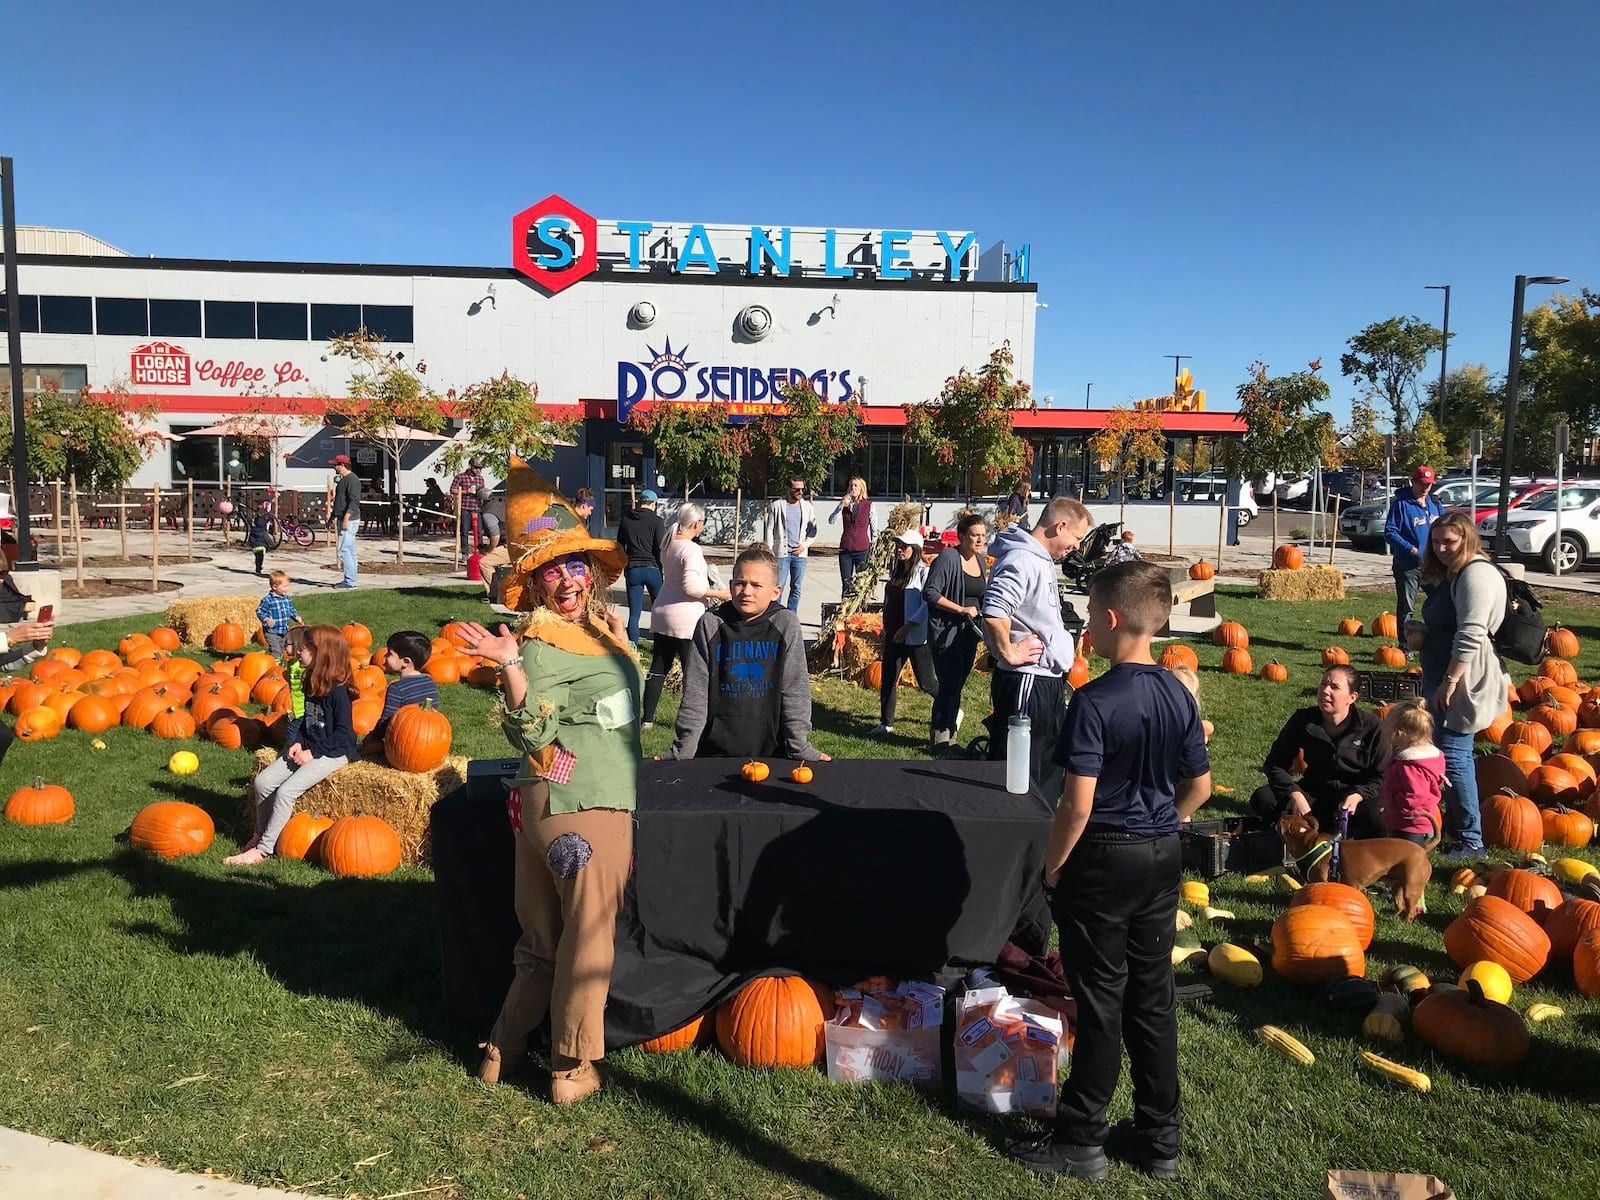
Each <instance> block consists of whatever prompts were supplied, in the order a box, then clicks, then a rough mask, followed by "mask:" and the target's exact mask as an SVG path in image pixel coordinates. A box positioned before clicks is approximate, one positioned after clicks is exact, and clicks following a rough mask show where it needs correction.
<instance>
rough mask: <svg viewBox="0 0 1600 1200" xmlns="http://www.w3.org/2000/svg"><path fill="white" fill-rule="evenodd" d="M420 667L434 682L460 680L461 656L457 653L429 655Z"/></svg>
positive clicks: (455, 681)
mask: <svg viewBox="0 0 1600 1200" xmlns="http://www.w3.org/2000/svg"><path fill="white" fill-rule="evenodd" d="M422 669H423V671H425V672H426V673H427V674H428V676H429V677H430V678H432V680H433V681H434V682H435V683H460V682H461V656H460V655H458V654H434V655H431V656H429V658H428V663H427V666H425V667H423V668H422Z"/></svg>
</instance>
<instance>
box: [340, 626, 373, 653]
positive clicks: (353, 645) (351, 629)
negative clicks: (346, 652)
mask: <svg viewBox="0 0 1600 1200" xmlns="http://www.w3.org/2000/svg"><path fill="white" fill-rule="evenodd" d="M340 632H342V633H343V634H344V640H345V642H346V643H347V644H348V645H349V647H350V649H352V650H361V651H366V650H370V649H372V630H370V629H368V628H367V627H366V626H365V625H363V624H362V623H361V622H360V621H351V622H350V623H349V624H348V625H346V626H345V627H344V628H343V629H342V630H341V631H340Z"/></svg>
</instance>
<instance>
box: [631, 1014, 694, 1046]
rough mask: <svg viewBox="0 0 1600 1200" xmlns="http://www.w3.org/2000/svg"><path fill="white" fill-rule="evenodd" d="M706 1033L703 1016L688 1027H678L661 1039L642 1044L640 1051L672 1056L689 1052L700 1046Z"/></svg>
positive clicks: (657, 1038)
mask: <svg viewBox="0 0 1600 1200" xmlns="http://www.w3.org/2000/svg"><path fill="white" fill-rule="evenodd" d="M705 1032H706V1019H705V1016H704V1014H702V1015H700V1016H698V1017H696V1018H695V1019H694V1020H692V1021H690V1022H689V1023H688V1024H687V1025H680V1026H678V1027H677V1028H676V1029H674V1030H672V1031H671V1032H670V1033H663V1034H662V1035H661V1036H660V1037H653V1038H651V1039H650V1040H649V1041H646V1042H640V1043H639V1049H641V1050H643V1051H644V1052H645V1053H646V1054H672V1053H674V1052H675V1051H678V1050H688V1049H691V1048H692V1047H694V1046H698V1045H699V1044H700V1042H701V1041H702V1039H703V1038H704V1036H705Z"/></svg>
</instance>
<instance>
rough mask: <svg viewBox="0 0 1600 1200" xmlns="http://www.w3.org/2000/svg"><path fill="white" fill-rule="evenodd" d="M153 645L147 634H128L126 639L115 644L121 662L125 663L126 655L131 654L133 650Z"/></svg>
mask: <svg viewBox="0 0 1600 1200" xmlns="http://www.w3.org/2000/svg"><path fill="white" fill-rule="evenodd" d="M153 645H155V643H154V642H152V641H151V640H150V635H149V634H145V633H130V634H129V635H128V636H127V637H125V638H123V639H122V640H121V641H120V642H118V643H117V653H118V654H119V655H120V656H121V657H122V660H123V661H124V662H126V661H127V659H128V655H130V654H132V653H133V652H134V651H135V650H137V649H139V648H140V647H142V646H153Z"/></svg>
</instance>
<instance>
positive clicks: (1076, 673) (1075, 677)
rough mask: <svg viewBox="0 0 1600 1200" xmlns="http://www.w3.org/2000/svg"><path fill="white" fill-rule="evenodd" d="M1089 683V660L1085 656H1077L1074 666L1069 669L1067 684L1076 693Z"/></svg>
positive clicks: (1073, 660) (1074, 658)
mask: <svg viewBox="0 0 1600 1200" xmlns="http://www.w3.org/2000/svg"><path fill="white" fill-rule="evenodd" d="M1088 682H1089V660H1088V659H1087V658H1085V657H1084V656H1083V655H1081V654H1079V655H1075V656H1074V657H1073V659H1072V665H1071V666H1070V667H1068V668H1067V683H1069V684H1070V685H1071V686H1072V689H1073V690H1074V691H1076V690H1077V689H1078V688H1081V687H1082V686H1083V685H1084V684H1086V683H1088Z"/></svg>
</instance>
